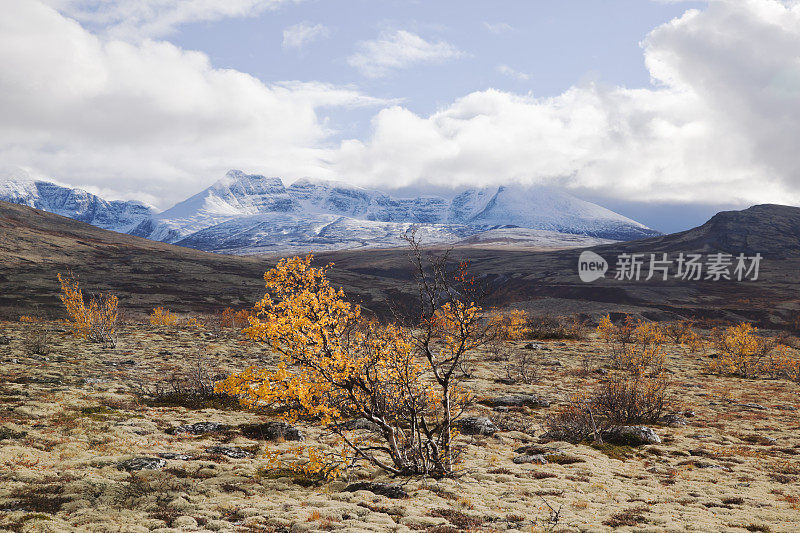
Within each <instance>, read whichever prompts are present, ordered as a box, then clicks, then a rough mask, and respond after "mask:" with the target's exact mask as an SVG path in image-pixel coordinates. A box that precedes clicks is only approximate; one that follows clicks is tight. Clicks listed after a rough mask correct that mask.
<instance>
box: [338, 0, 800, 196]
mask: <svg viewBox="0 0 800 533" xmlns="http://www.w3.org/2000/svg"><path fill="white" fill-rule="evenodd" d="M643 48H644V54H645V59H646V64H647V66H648V68H649V69H650V72H651V75H652V76H653V80H654V85H653V87H651V88H646V89H626V88H620V87H606V86H602V85H598V84H590V85H583V86H576V87H573V88H571V89H569V90H567V91H566V92H564V93H563V94H561V95H558V96H556V97H553V98H534V97H532V96H518V95H514V94H509V93H504V92H500V91H497V90H486V91H482V92H476V93H473V94H470V95H468V96H465V97H463V98H461V99H458V100H457V101H455V102H453V103H452V104H451V105H449V106H447V107H445V108H443V109H441V110H439V111H437V112H436V113H434V114H432V115H430V116H419V115H416V114H415V113H413V112H411V111H409V110H408V109H404V108H402V107H391V108H388V109H384V110H382V111H381V112H379V113H378V115H377V116H376V117H375V118H374V120H373V129H374V134H373V135H372V137H371V138H370V139H368V140H367V141H360V140H349V141H346V142H344V143H342V146H341V150H340V152H339V154H338V155H337V159H336V161H335V162H336V169H337V172H338V173H339V174H341V175H343V176H348V177H357V178H359V179H360V180H361V181H363V182H373V183H374V182H378V183H384V184H391V185H396V186H404V185H408V184H413V183H418V182H423V181H424V182H426V183H435V184H440V185H452V184H465V185H466V184H480V183H483V184H489V183H495V184H496V183H502V182H508V181H519V182H529V183H531V182H535V183H555V184H562V185H566V186H569V187H573V188H577V189H583V190H590V191H593V192H595V193H602V194H605V195H607V196H612V197H616V198H623V199H626V200H642V201H648V200H651V201H656V200H658V201H681V202H715V203H722V202H742V203H747V202H749V203H752V202H764V201H771V202H782V203H786V202H792V203H800V173H798V172H797V139H798V138H800V59H799V58H798V57H799V56H798V54H797V51H798V50H800V3H798V2H784V1H780V0H717V1H714V2H711V3H710V4H709V5H708V6H707V8H706V9H704V10H703V11H697V10H691V11H688V12H687V13H686V14H685V15H684V16H682V17H680V18H678V19H676V20H673V21H671V22H669V23H667V24H664V25H662V26H660V27H658V28H656V29H655V30H654V31H653V32H652V33H651V34H650V35H649V36H648V37H647V39H646V40H645V41H644V43H643Z"/></svg>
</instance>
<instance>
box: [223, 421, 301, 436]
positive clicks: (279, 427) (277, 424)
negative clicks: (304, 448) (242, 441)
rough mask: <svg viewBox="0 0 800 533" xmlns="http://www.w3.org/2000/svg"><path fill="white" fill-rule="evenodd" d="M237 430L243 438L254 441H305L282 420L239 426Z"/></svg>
mask: <svg viewBox="0 0 800 533" xmlns="http://www.w3.org/2000/svg"><path fill="white" fill-rule="evenodd" d="M239 430H240V431H241V432H242V435H244V436H245V437H248V438H251V439H255V440H279V439H283V440H296V441H303V440H305V437H304V436H303V434H302V433H301V432H300V430H299V429H297V428H296V427H294V426H292V425H291V424H287V423H286V422H284V421H282V420H270V421H269V422H264V423H263V424H245V425H243V426H239Z"/></svg>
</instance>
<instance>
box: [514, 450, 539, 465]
mask: <svg viewBox="0 0 800 533" xmlns="http://www.w3.org/2000/svg"><path fill="white" fill-rule="evenodd" d="M512 461H514V462H515V463H516V464H518V465H521V464H525V463H534V464H538V465H546V464H547V459H545V457H544V455H542V454H540V453H538V454H535V455H518V456H517V457H514V459H512Z"/></svg>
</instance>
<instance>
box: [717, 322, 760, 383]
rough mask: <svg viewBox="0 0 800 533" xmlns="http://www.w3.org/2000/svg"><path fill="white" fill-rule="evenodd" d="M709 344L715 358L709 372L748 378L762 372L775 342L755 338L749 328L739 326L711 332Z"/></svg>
mask: <svg viewBox="0 0 800 533" xmlns="http://www.w3.org/2000/svg"><path fill="white" fill-rule="evenodd" d="M712 342H713V345H714V348H715V349H716V350H717V351H718V356H717V357H716V358H715V359H714V360H712V362H711V363H710V364H709V365H708V369H709V371H710V372H713V373H715V374H727V375H734V376H741V377H745V378H751V377H755V376H757V375H758V374H759V373H760V372H762V371H764V364H765V363H766V362H768V359H767V358H768V356H769V355H770V353H771V352H772V351H773V350H774V349H775V345H776V343H775V341H774V340H772V339H766V338H764V337H761V336H760V335H758V330H757V329H756V328H755V327H753V325H752V324H748V323H742V324H739V325H736V326H731V327H729V328H727V329H725V330H724V331H720V330H714V331H713V332H712Z"/></svg>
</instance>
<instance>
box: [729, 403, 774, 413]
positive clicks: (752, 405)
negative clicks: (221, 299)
mask: <svg viewBox="0 0 800 533" xmlns="http://www.w3.org/2000/svg"><path fill="white" fill-rule="evenodd" d="M736 407H741V408H742V409H753V410H756V411H767V410H768V409H767V408H766V407H764V406H763V405H760V404H757V403H737V404H736Z"/></svg>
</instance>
